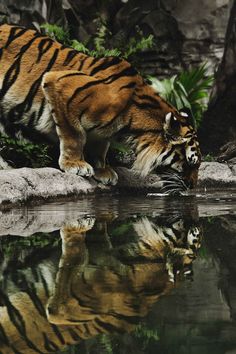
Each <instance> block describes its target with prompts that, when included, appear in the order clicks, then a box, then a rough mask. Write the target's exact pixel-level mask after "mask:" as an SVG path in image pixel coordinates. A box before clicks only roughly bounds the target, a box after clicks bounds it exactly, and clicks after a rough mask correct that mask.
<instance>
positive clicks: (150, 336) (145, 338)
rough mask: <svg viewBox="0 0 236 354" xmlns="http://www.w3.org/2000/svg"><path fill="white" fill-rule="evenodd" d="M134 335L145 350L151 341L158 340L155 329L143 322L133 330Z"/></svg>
mask: <svg viewBox="0 0 236 354" xmlns="http://www.w3.org/2000/svg"><path fill="white" fill-rule="evenodd" d="M134 336H135V337H136V338H138V340H139V341H140V345H141V346H142V349H143V350H145V349H146V348H147V347H148V346H149V345H150V344H151V342H152V341H154V342H157V341H159V340H160V336H159V334H158V332H157V330H155V329H150V328H148V327H146V326H145V325H144V324H139V325H138V326H137V327H136V329H135V332H134Z"/></svg>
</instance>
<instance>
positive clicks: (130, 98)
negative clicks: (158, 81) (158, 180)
mask: <svg viewBox="0 0 236 354" xmlns="http://www.w3.org/2000/svg"><path fill="white" fill-rule="evenodd" d="M0 113H1V119H0V131H1V132H2V133H4V134H7V135H9V136H13V137H16V138H18V139H26V140H27V139H28V140H29V141H35V142H41V141H44V142H45V141H50V142H51V143H53V144H55V146H59V150H60V156H59V160H58V163H59V167H60V169H61V170H62V171H65V172H67V173H73V174H77V175H80V176H84V177H94V178H95V179H96V180H97V181H98V182H101V183H102V184H105V185H115V184H116V183H117V180H118V176H117V173H116V172H115V171H114V169H113V168H112V167H111V166H110V165H109V164H107V159H106V156H107V152H108V149H109V146H110V141H111V139H112V138H114V137H116V136H118V137H119V138H122V139H124V141H125V142H126V143H127V144H129V145H130V146H132V148H133V149H134V152H135V156H136V157H135V161H134V163H133V166H132V168H133V169H134V170H135V171H137V173H139V174H141V175H142V176H144V177H145V176H147V175H148V174H149V173H150V172H151V171H154V170H155V169H156V168H158V167H164V168H166V169H168V170H170V171H173V172H174V173H179V174H180V175H181V178H182V179H183V181H185V183H186V185H187V186H188V187H189V188H193V187H195V186H196V183H197V175H198V169H199V165H200V162H201V152H200V148H199V143H198V140H197V135H196V131H195V129H194V126H193V123H192V118H191V117H190V115H189V114H187V113H186V112H181V111H178V110H177V109H176V108H175V107H173V106H172V105H170V104H169V103H168V102H166V101H165V100H164V99H163V98H162V97H161V96H160V95H159V93H158V92H156V91H155V90H154V89H153V87H152V86H151V85H149V84H148V83H147V82H146V80H145V79H144V78H143V77H142V76H141V75H140V74H139V72H138V71H137V70H136V69H135V68H134V67H133V66H132V65H131V64H130V63H129V62H128V61H126V60H124V59H122V58H118V57H103V58H98V57H91V56H89V55H87V54H84V53H81V52H78V51H76V50H74V49H73V48H70V47H67V46H65V45H63V44H60V43H58V42H57V41H55V40H53V39H51V38H50V37H48V36H46V35H43V34H41V33H40V32H38V31H36V30H32V29H27V28H24V27H20V26H18V25H8V24H3V25H1V26H0Z"/></svg>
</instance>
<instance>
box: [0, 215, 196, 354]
mask: <svg viewBox="0 0 236 354" xmlns="http://www.w3.org/2000/svg"><path fill="white" fill-rule="evenodd" d="M114 222H115V223H116V224H115V226H116V227H117V226H118V227H119V226H122V225H126V226H127V225H129V228H128V229H127V227H126V229H125V231H124V234H120V236H119V237H118V238H117V236H115V237H114V236H112V233H113V231H112V230H113V229H114V226H112V225H113V223H114ZM114 222H113V221H111V220H110V216H108V217H105V216H104V217H102V218H99V219H97V220H95V219H94V218H91V217H85V218H80V219H79V220H75V221H74V222H70V223H65V224H64V225H63V226H62V227H61V230H60V235H61V238H62V254H61V255H60V253H59V252H58V250H57V251H55V250H54V251H51V253H49V256H48V253H47V252H45V250H44V249H42V252H41V253H40V254H41V255H43V257H42V256H38V258H37V259H35V257H34V256H33V262H32V259H31V260H30V254H27V257H26V260H25V261H24V262H23V264H21V265H19V266H17V268H15V264H14V268H12V266H11V263H10V265H9V266H7V262H6V260H5V261H4V262H3V268H2V269H1V273H2V274H4V275H5V276H4V278H3V279H0V352H1V353H3V354H10V353H27V354H31V353H32V354H33V353H44V354H46V353H51V352H58V351H59V350H63V349H64V348H65V347H66V346H69V345H74V344H77V343H79V342H81V341H82V340H86V339H89V338H92V337H95V336H97V335H99V334H110V333H124V332H131V331H133V330H134V329H135V326H136V324H137V322H139V320H140V319H141V318H143V317H144V316H146V315H147V313H148V312H149V311H150V308H151V307H152V306H153V304H154V303H155V302H157V301H158V300H159V298H160V297H161V296H164V295H166V294H168V293H169V292H170V291H171V290H172V289H173V288H174V287H175V284H176V283H177V281H178V279H176V276H177V272H178V271H180V272H181V271H184V272H186V268H185V269H184V268H182V267H183V266H185V267H186V266H187V267H189V266H191V264H192V262H193V260H194V258H195V257H196V253H197V250H198V248H199V247H200V243H201V234H200V229H199V227H198V226H197V225H195V224H191V225H188V224H186V223H185V221H184V220H183V219H181V218H180V219H178V220H174V221H173V222H170V223H169V224H168V225H166V224H164V223H163V222H160V221H159V220H150V219H149V218H148V217H142V218H140V219H138V220H137V219H135V220H125V223H124V221H122V222H121V223H120V222H118V224H117V221H116V220H115V221H114ZM98 243H99V247H97V246H98ZM33 254H35V253H33ZM45 255H46V256H45ZM172 255H173V256H174V257H172ZM20 258H22V257H20ZM171 264H172V266H171ZM173 266H174V268H175V269H172V268H173ZM171 269H172V270H173V271H174V273H175V279H172V275H173V274H172V270H171ZM127 284H129V286H127Z"/></svg>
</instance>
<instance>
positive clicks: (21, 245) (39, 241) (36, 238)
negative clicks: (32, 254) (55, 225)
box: [0, 232, 60, 259]
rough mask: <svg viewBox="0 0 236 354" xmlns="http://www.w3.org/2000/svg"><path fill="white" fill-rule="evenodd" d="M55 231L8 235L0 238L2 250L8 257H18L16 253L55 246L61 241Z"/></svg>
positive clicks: (0, 248) (0, 249)
mask: <svg viewBox="0 0 236 354" xmlns="http://www.w3.org/2000/svg"><path fill="white" fill-rule="evenodd" d="M55 236H56V235H55V233H50V234H46V233H40V232H38V233H35V234H34V235H32V236H30V237H16V236H13V237H11V236H8V237H1V238H0V251H1V252H2V254H4V256H6V257H8V258H15V259H17V257H16V255H19V254H21V252H24V253H25V254H26V253H27V251H35V250H40V249H42V248H43V249H45V248H53V247H55V246H57V245H58V244H59V242H60V238H59V237H55Z"/></svg>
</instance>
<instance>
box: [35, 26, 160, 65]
mask: <svg viewBox="0 0 236 354" xmlns="http://www.w3.org/2000/svg"><path fill="white" fill-rule="evenodd" d="M41 28H43V29H44V30H45V32H46V34H47V35H48V36H49V37H51V38H53V39H55V40H57V41H59V42H60V43H62V44H64V45H68V46H70V47H72V48H74V49H75V50H77V51H78V52H82V53H85V54H87V55H90V56H93V57H99V58H100V57H108V56H115V57H120V58H125V59H128V58H129V57H131V56H134V55H135V54H137V53H138V52H141V51H143V50H145V49H148V48H152V46H153V38H154V37H153V35H151V34H150V35H149V36H147V37H145V36H144V35H143V33H142V31H140V29H138V28H137V29H136V35H135V37H131V38H130V40H129V41H128V44H127V45H125V44H124V43H120V45H119V47H118V48H109V45H108V41H109V40H110V39H111V38H112V33H111V32H110V31H109V29H108V27H107V24H106V22H104V21H101V20H99V21H98V29H97V32H96V35H95V37H94V38H93V49H92V50H91V49H89V48H88V47H87V46H86V45H85V44H84V43H82V42H80V41H78V40H76V39H70V36H69V32H68V31H66V30H64V29H63V28H62V27H60V26H57V25H51V24H49V23H45V24H43V25H41Z"/></svg>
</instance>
